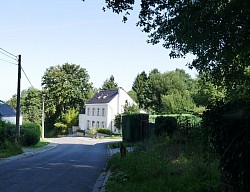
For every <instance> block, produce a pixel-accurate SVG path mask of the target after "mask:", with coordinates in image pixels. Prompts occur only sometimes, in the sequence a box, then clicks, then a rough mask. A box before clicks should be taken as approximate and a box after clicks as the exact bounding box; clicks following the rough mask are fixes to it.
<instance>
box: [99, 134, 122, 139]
mask: <svg viewBox="0 0 250 192" xmlns="http://www.w3.org/2000/svg"><path fill="white" fill-rule="evenodd" d="M103 138H104V139H122V135H121V134H112V135H107V136H104V137H103Z"/></svg>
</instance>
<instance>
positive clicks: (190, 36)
mask: <svg viewBox="0 0 250 192" xmlns="http://www.w3.org/2000/svg"><path fill="white" fill-rule="evenodd" d="M105 2H106V4H107V6H106V8H108V9H112V10H113V12H115V13H117V14H119V13H122V12H125V15H124V20H125V21H126V20H127V15H129V12H130V11H131V10H133V6H134V4H135V1H134V0H115V1H114V0H106V1H105ZM249 7H250V1H249V0H225V1H218V0H199V1H198V0H174V1H171V0H170V1H156V0H142V1H141V10H140V13H139V22H138V23H137V25H138V26H139V27H141V28H142V30H143V31H144V32H146V33H148V34H149V39H148V42H149V43H152V44H157V43H163V47H165V48H167V49H171V50H172V51H171V53H170V57H173V58H179V57H184V56H185V55H186V54H187V53H192V54H194V55H196V58H195V59H194V60H193V62H192V63H191V64H190V67H191V68H192V67H195V68H196V69H197V70H198V71H199V72H200V73H204V72H205V74H206V75H208V76H210V77H213V79H212V80H216V82H217V83H220V82H223V81H224V82H225V83H226V85H227V87H228V88H231V87H232V86H233V85H234V84H238V81H241V76H242V74H243V73H244V70H245V68H246V67H247V66H249V60H250V38H249V34H250V25H249V23H250V9H249Z"/></svg>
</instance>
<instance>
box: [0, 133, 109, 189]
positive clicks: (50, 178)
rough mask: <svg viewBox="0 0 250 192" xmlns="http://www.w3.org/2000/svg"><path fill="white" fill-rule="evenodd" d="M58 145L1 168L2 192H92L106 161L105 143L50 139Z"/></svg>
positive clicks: (72, 139) (86, 140)
mask: <svg viewBox="0 0 250 192" xmlns="http://www.w3.org/2000/svg"><path fill="white" fill-rule="evenodd" d="M50 140H51V141H52V142H55V143H59V146H58V147H56V148H54V149H52V150H49V151H46V152H43V153H40V154H36V155H34V156H31V157H27V158H23V159H19V160H16V161H12V162H10V163H7V164H3V165H0V191H1V192H22V191H25V192H50V191H51V192H57V191H60V192H64V191H65V192H78V191H81V192H91V191H92V189H93V186H94V185H95V183H96V180H97V179H98V177H99V175H100V173H101V171H102V169H103V167H104V166H105V163H106V160H107V151H106V144H107V142H108V141H107V140H94V139H90V138H80V137H64V138H56V139H50Z"/></svg>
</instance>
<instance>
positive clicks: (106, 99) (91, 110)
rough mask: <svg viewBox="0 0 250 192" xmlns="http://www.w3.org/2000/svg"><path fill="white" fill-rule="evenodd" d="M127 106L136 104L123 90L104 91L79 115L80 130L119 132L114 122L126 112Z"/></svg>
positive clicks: (91, 100)
mask: <svg viewBox="0 0 250 192" xmlns="http://www.w3.org/2000/svg"><path fill="white" fill-rule="evenodd" d="M125 104H128V105H132V104H135V102H134V101H133V100H132V98H131V97H130V96H129V95H128V94H127V92H126V91H125V90H124V89H122V88H120V87H119V88H117V89H113V90H102V91H99V92H98V93H96V94H95V95H94V96H93V97H92V98H91V99H90V100H89V101H88V102H87V103H86V104H85V110H84V111H83V112H81V113H80V114H79V128H80V129H83V130H88V129H90V128H108V129H110V130H111V131H113V132H118V129H117V128H116V127H115V126H114V122H113V120H114V119H115V116H116V115H117V114H121V113H123V112H124V106H125Z"/></svg>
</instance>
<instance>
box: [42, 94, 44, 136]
mask: <svg viewBox="0 0 250 192" xmlns="http://www.w3.org/2000/svg"><path fill="white" fill-rule="evenodd" d="M42 102H43V109H42V110H43V112H42V139H44V95H43V93H42Z"/></svg>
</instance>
